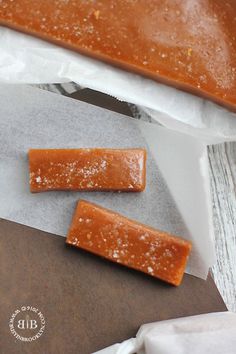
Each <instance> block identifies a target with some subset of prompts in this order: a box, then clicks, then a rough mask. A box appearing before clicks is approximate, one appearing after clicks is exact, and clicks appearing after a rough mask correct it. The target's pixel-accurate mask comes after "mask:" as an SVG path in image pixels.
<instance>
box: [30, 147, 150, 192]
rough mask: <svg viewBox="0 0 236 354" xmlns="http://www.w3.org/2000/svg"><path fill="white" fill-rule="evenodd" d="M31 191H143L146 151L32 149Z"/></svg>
mask: <svg viewBox="0 0 236 354" xmlns="http://www.w3.org/2000/svg"><path fill="white" fill-rule="evenodd" d="M29 168H30V190H31V192H44V191H49V190H78V191H124V192H141V191H143V190H144V188H145V185H146V150H145V149H48V150H47V149H42V150H40V149H32V150H29Z"/></svg>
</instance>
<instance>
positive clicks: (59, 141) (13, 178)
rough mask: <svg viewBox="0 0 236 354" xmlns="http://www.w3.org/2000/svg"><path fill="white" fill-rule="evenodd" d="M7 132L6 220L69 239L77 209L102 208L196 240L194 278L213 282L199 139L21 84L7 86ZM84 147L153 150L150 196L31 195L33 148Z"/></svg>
mask: <svg viewBox="0 0 236 354" xmlns="http://www.w3.org/2000/svg"><path fill="white" fill-rule="evenodd" d="M0 126H1V129H0V185H1V188H0V200H1V203H0V217H2V218H6V219H9V220H12V221H16V222H19V223H22V224H25V225H29V226H32V227H35V228H38V229H41V230H44V231H48V232H51V233H54V234H58V235H62V236H65V235H66V233H67V230H68V227H69V224H70V221H71V217H72V214H73V211H74V208H75V205H76V202H77V201H78V200H79V199H80V198H83V199H87V200H89V201H94V202H96V203H98V204H100V205H102V206H105V207H108V208H111V209H114V210H116V211H118V212H120V213H122V214H124V215H126V216H127V217H130V218H133V219H136V220H138V221H140V222H143V223H145V224H148V225H150V226H152V227H155V228H158V229H162V230H165V231H168V232H171V233H174V234H176V235H181V236H183V237H185V238H187V239H190V240H191V241H192V242H193V251H192V254H191V257H190V260H189V266H188V271H189V272H190V273H191V274H194V275H196V276H199V277H202V278H205V277H206V275H207V272H208V268H209V266H210V265H212V263H213V261H214V245H213V238H212V235H213V232H212V216H211V208H210V198H209V195H208V194H207V193H208V190H209V178H208V175H207V154H206V148H205V146H204V145H203V144H202V143H200V142H199V141H198V140H196V139H194V138H191V137H189V136H187V135H184V134H180V133H175V132H173V131H169V130H167V129H165V128H162V127H159V126H158V125H156V124H150V123H144V122H141V121H137V120H135V119H131V118H128V117H125V116H122V115H120V114H117V113H114V112H111V111H108V110H105V109H102V108H98V107H95V106H92V105H89V104H86V103H83V102H79V101H76V100H73V99H70V98H67V97H63V96H59V95H56V94H53V93H49V92H46V91H42V90H40V89H36V88H32V87H26V86H21V85H0ZM81 147H112V148H121V147H122V148H125V147H146V148H147V149H148V160H147V187H146V189H145V191H144V192H142V193H109V192H107V193H101V192H94V193H93V192H89V193H88V192H87V193H79V192H47V193H39V194H31V193H30V191H29V172H28V160H27V151H28V149H30V148H81ZM19 237H20V235H19Z"/></svg>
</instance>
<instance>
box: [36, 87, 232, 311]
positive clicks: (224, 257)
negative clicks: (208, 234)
mask: <svg viewBox="0 0 236 354" xmlns="http://www.w3.org/2000/svg"><path fill="white" fill-rule="evenodd" d="M36 86H37V87H40V88H42V89H46V90H48V91H52V92H56V93H60V94H71V93H72V92H73V91H77V90H79V89H80V88H81V87H80V86H79V85H77V84H74V83H68V84H67V83H66V84H62V85H60V84H57V85H36ZM129 107H130V109H131V111H132V114H133V116H134V117H135V118H137V119H142V120H144V121H149V122H151V119H150V117H148V116H147V115H146V114H143V112H141V111H140V110H139V108H138V107H136V106H135V105H131V104H129ZM208 156H209V168H210V178H211V194H212V207H213V220H214V229H215V239H216V242H215V247H216V257H217V262H216V264H215V265H214V266H213V267H212V269H211V272H212V275H213V277H214V280H215V283H216V285H217V287H218V289H219V291H220V293H221V296H222V297H223V299H224V301H225V303H226V306H227V308H228V310H230V311H234V312H236V142H235V143H225V144H218V145H214V146H209V147H208Z"/></svg>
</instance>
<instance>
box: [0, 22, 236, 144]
mask: <svg viewBox="0 0 236 354" xmlns="http://www.w3.org/2000/svg"><path fill="white" fill-rule="evenodd" d="M0 48H1V50H0V82H2V83H62V82H68V81H74V82H76V83H78V84H80V85H81V86H83V87H88V88H91V89H95V90H97V91H101V92H104V93H107V94H109V95H111V96H115V97H117V98H118V99H120V100H123V101H126V102H130V103H134V104H137V105H139V106H141V107H144V108H145V110H146V112H148V113H149V114H150V115H151V116H152V117H153V118H154V119H155V120H157V121H159V122H160V123H161V124H163V125H164V126H165V127H167V128H170V129H173V130H177V131H179V132H184V133H187V134H189V135H192V136H195V137H197V138H199V139H201V140H202V141H204V142H205V143H209V144H213V143H219V142H223V141H226V140H235V139H236V114H235V113H232V112H229V111H227V110H226V109H224V108H222V107H220V106H218V105H216V104H214V103H212V102H210V101H207V100H204V99H202V98H199V97H196V96H193V95H191V94H188V93H185V92H183V91H180V90H176V89H174V88H172V87H169V86H166V85H161V84H158V83H157V82H155V81H152V80H149V79H147V78H144V77H141V76H139V75H135V74H132V73H129V72H126V71H123V70H120V69H117V68H115V67H112V66H110V65H108V64H104V63H102V62H99V61H97V60H94V59H91V58H88V57H86V56H83V55H80V54H77V53H75V52H72V51H69V50H66V49H63V48H60V47H58V46H55V45H53V44H50V43H47V42H45V41H42V40H39V39H37V38H34V37H31V36H28V35H25V34H22V33H18V32H16V31H13V30H10V29H7V28H4V27H0ZM160 112H161V113H162V114H161V115H160Z"/></svg>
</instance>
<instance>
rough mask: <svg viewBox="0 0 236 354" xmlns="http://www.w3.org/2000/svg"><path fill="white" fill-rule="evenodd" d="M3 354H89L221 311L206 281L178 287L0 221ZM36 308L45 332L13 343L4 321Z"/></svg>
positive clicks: (191, 281)
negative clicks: (142, 332)
mask: <svg viewBox="0 0 236 354" xmlns="http://www.w3.org/2000/svg"><path fill="white" fill-rule="evenodd" d="M0 284H1V288H0V308H1V311H0V341H1V351H0V353H1V354H18V353H19V354H44V353H45V354H65V353H69V354H88V353H90V352H92V351H95V350H98V349H101V348H102V347H105V346H108V345H110V344H112V343H114V342H117V341H122V340H124V339H126V338H128V337H131V336H134V335H135V333H136V331H137V329H138V328H139V326H140V325H141V324H142V323H147V322H151V321H157V320H164V319H168V318H175V317H180V316H188V315H194V314H200V313H206V312H213V311H224V310H226V307H225V305H224V303H223V301H222V299H221V297H220V295H219V293H218V291H217V289H216V287H215V285H214V283H213V280H212V279H211V278H210V277H209V278H208V281H207V282H205V281H203V280H200V279H198V278H195V277H193V276H188V275H185V277H184V280H183V283H182V285H181V286H180V287H178V288H176V287H173V286H169V285H166V284H165V283H163V282H161V281H158V280H157V279H153V278H151V277H147V276H146V275H143V274H141V273H139V272H136V271H132V270H129V269H126V268H124V267H122V266H119V265H116V264H113V263H110V262H108V261H106V260H103V259H100V258H98V257H96V256H93V255H91V254H89V253H86V252H83V251H80V250H77V249H75V248H72V247H69V246H66V245H65V239H64V238H63V237H60V236H55V235H49V234H47V233H45V232H42V231H38V230H35V229H33V228H29V227H26V226H22V225H19V224H16V223H12V222H9V221H5V220H0ZM22 305H31V306H35V307H37V308H38V309H39V310H40V311H42V313H43V314H44V316H45V318H46V329H45V333H44V334H43V335H42V337H41V338H40V339H38V340H37V341H35V342H32V343H22V342H21V341H16V340H15V339H14V337H13V336H12V334H11V333H10V331H9V327H8V322H9V318H10V316H11V314H12V313H13V312H14V310H15V309H16V308H18V307H20V306H22Z"/></svg>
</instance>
